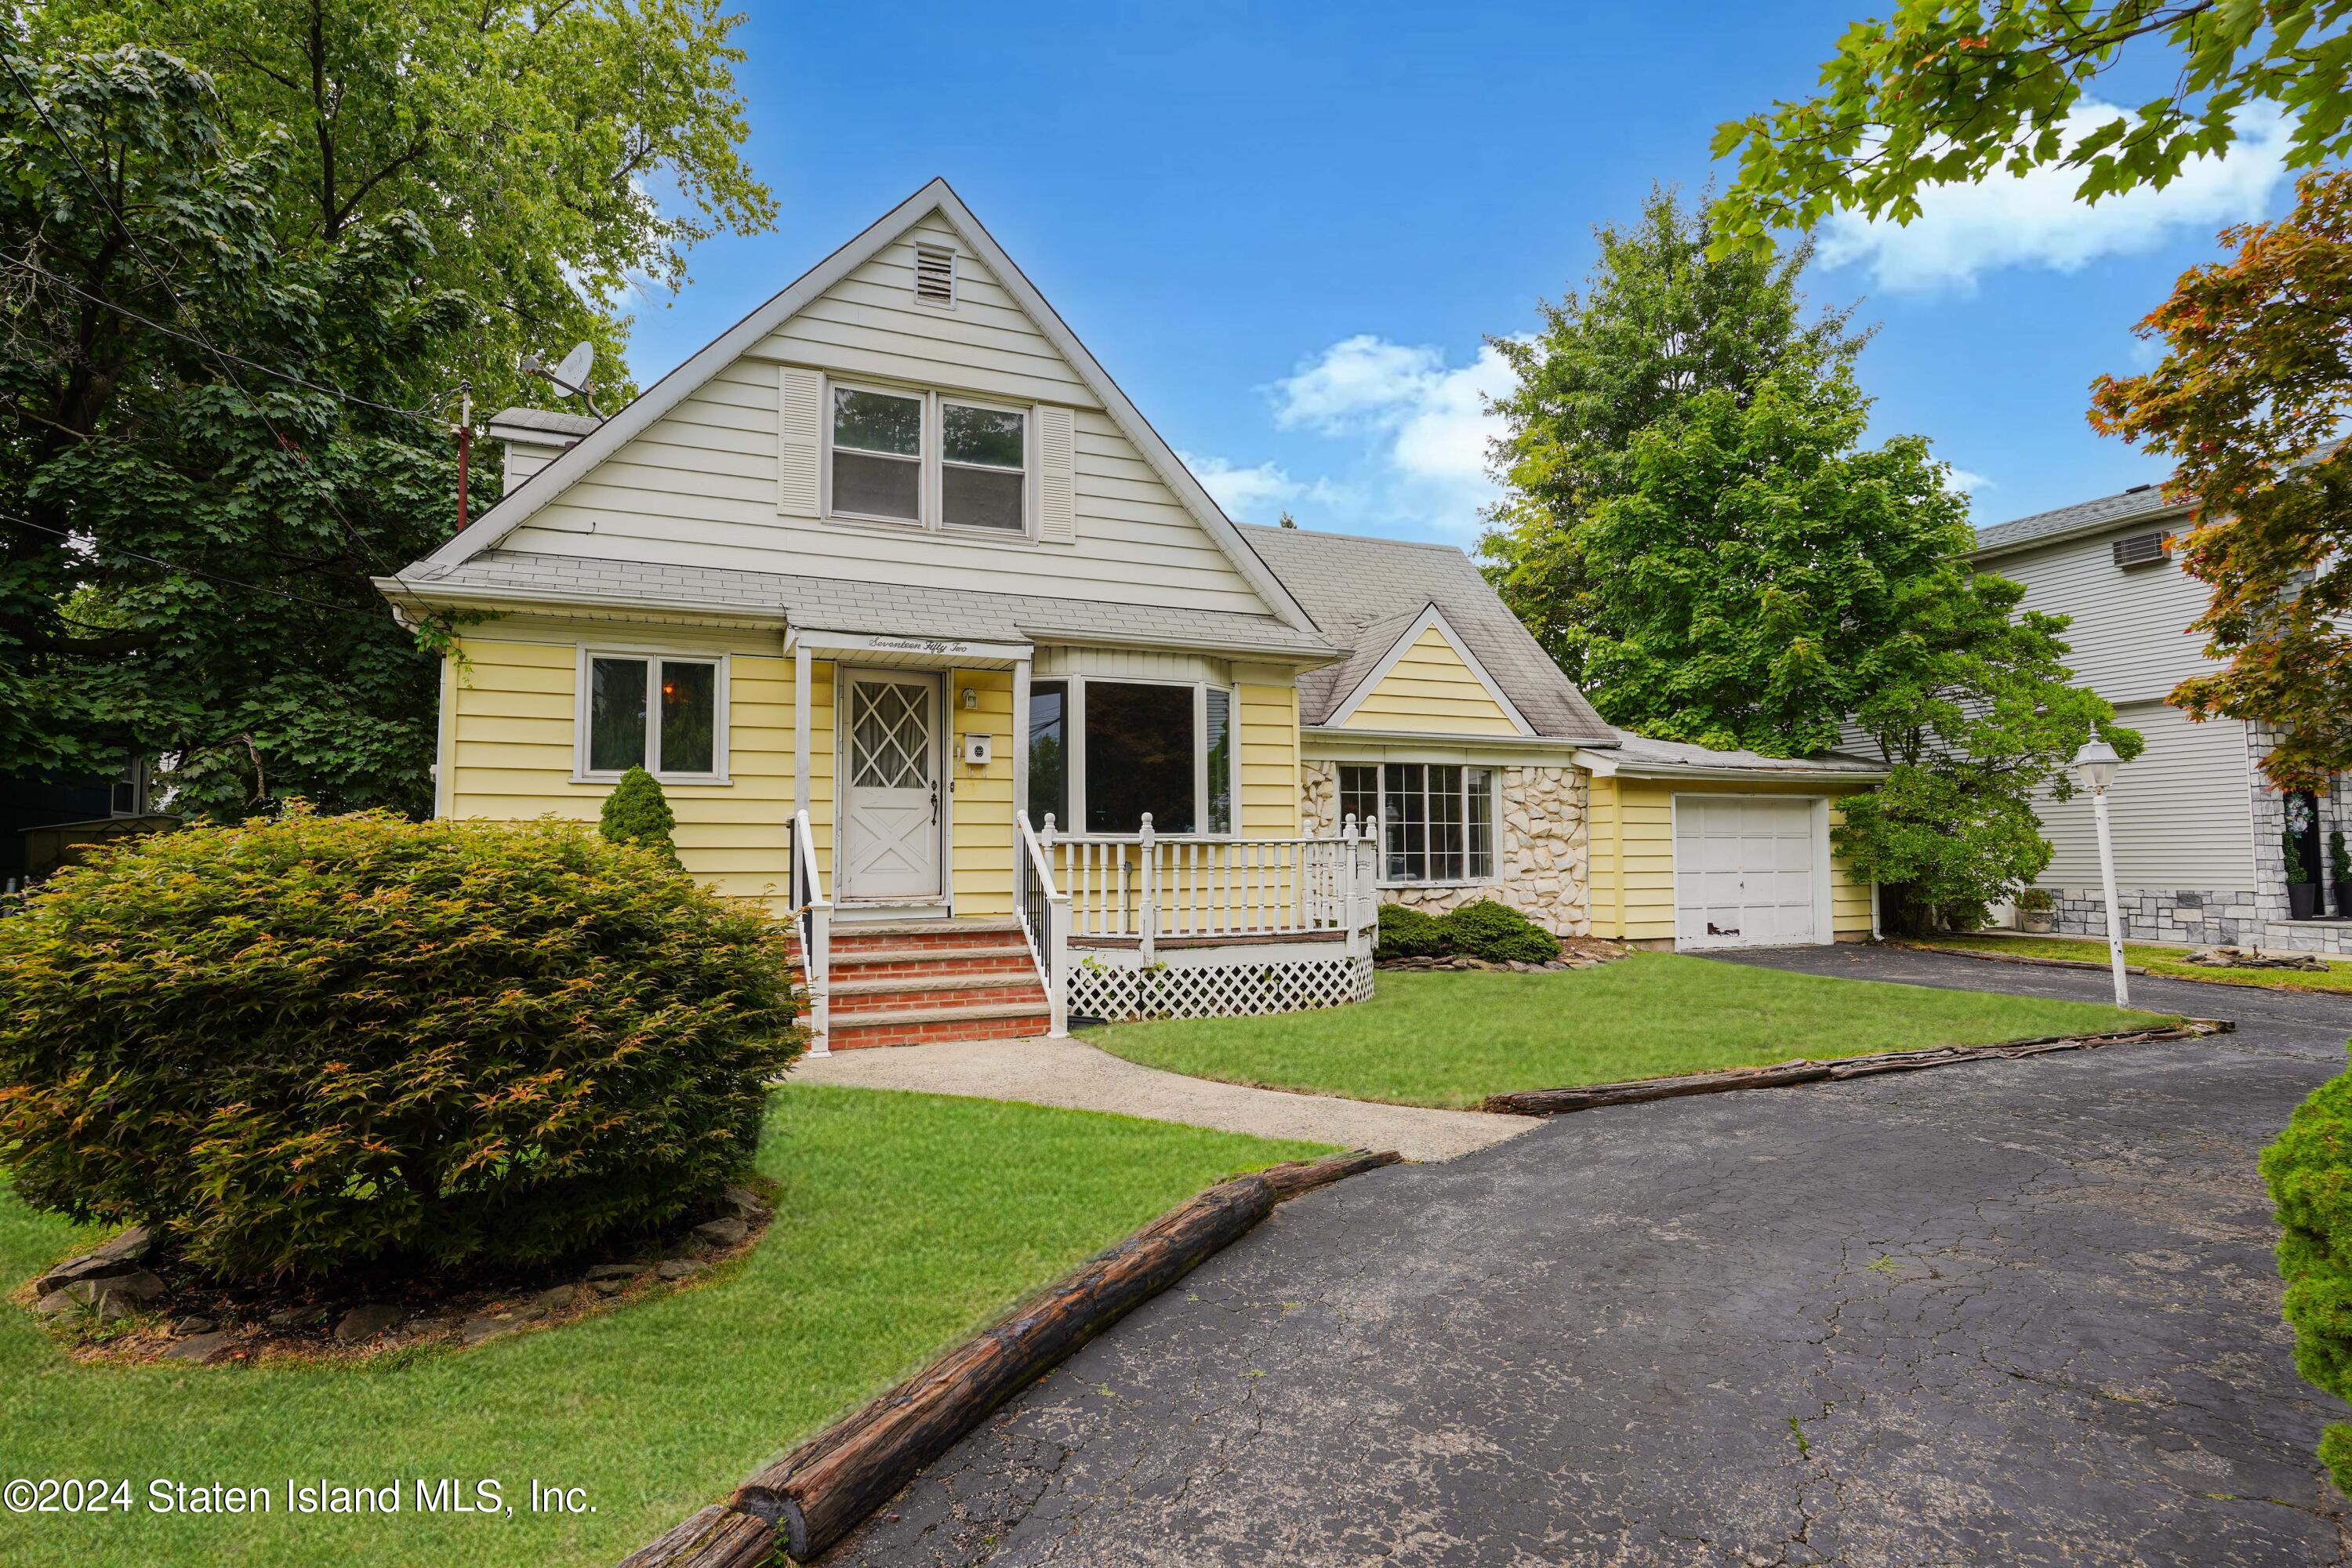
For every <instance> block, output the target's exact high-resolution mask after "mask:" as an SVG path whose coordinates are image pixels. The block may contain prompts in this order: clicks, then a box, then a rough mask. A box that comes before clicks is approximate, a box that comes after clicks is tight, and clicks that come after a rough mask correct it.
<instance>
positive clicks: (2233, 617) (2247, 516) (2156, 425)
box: [2091, 173, 2352, 790]
mask: <svg viewBox="0 0 2352 1568" xmlns="http://www.w3.org/2000/svg"><path fill="white" fill-rule="evenodd" d="M2221 240H2222V243H2223V244H2225V245H2228V246H2231V247H2234V248H2235V249H2236V251H2237V255H2236V256H2235V257H2233V258H2231V259H2230V260H2228V261H2226V262H2216V263H2212V264H2210V265H2208V266H2203V267H2196V268H2190V269H2189V271H2187V272H2185V273H2183V274H2182V275H2181V278H2180V281H2179V284H2178V285H2177V286H2176V287H2175V288H2174V289H2173V292H2172V297H2171V298H2170V299H2168V300H2166V301H2165V302H2164V303H2163V304H2161V305H2159V306H2158V307H2157V308H2156V310H2153V311H2152V312H2150V313H2149V314H2148V316H2147V319H2146V320H2144V321H2141V322H2140V324H2139V328H2138V331H2139V335H2140V336H2141V337H2143V338H2145V339H2148V340H2151V341H2154V342H2161V343H2163V344H2164V345H2165V349H2166V353H2165V356H2164V359H2163V360H2162V362H2161V363H2158V365H2157V367H2156V368H2155V369H2153V370H2151V371H2149V372H2147V374H2143V375H2136V376H2130V377H2127V378H2125V379H2123V380H2116V378H2114V377H2112V376H2103V377H2101V378H2100V379H2099V380H2098V382H2097V383H2095V384H2094V386H2093V388H2092V412H2091V422H2092V424H2093V425H2094V426H2096V427H2097V428H2098V429H2100V430H2102V431H2105V432H2107V433H2109V434H2113V435H2118V436H2121V437H2124V438H2125V439H2126V440H2129V441H2135V442H2139V443H2141V444H2143V445H2145V446H2146V447H2147V448H2148V449H2149V450H2150V451H2154V452H2160V453H2163V454H2164V455H2165V456H2167V457H2168V458H2171V459H2172V460H2173V463H2174V468H2173V475H2172V479H2171V481H2170V483H2169V484H2168V487H2167V493H2168V494H2169V495H2171V496H2173V497H2175V498H2178V499H2180V500H2189V501H2191V502H2193V503H2195V506H2196V509H2197V510H2196V518H2197V526H2196V528H2195V529H2194V530H2193V531H2191V532H2190V533H2189V535H2188V537H2187V539H2186V541H2185V542H2184V547H2183V549H2182V553H2181V563H2182V564H2183V565H2184V566H2185V567H2186V568H2187V570H2188V571H2189V573H2190V574H2192V575H2194V576H2196V577H2198V578H2200V580H2202V581H2203V582H2204V583H2205V584H2208V585H2209V586H2210V589H2211V590H2212V596H2211V599H2210V602H2209V603H2208V605H2207V606H2206V609H2205V613H2204V614H2203V615H2202V616H2200V617H2199V618H2198V619H2197V621H2196V622H2195V623H2194V625H2193V627H2192V629H2193V630H2197V631H2201V632H2203V633H2204V634H2205V635H2206V637H2207V643H2206V651H2207V652H2209V653H2211V654H2213V655H2215V656H2216V657H2218V658H2222V659H2226V660H2227V661H2228V663H2227V666H2226V668H2222V669H2220V670H2218V671H2215V672H2214V673H2212V674H2210V675H2200V676H2196V677H2192V678H2191V679H2188V680H2185V681H2183V682H2181V684H2180V685H2179V687H2177V688H2176V689H2174V691H2173V693H2172V700H2173V701H2174V702H2175V703H2177V704H2179V706H2180V707H2182V708H2184V709H2186V710H2188V711H2189V713H2190V714H2191V715H2193V716H2195V717H2197V718H2200V719H2201V718H2208V717H2210V716H2212V715H2215V714H2223V715H2227V716H2229V717H2231V718H2235V719H2255V720H2261V721H2265V722H2267V723H2269V724H2272V725H2273V726H2276V727H2277V728H2278V729H2280V730H2281V731H2284V739H2283V740H2282V741H2281V742H2280V743H2279V744H2278V746H2277V747H2276V748H2275V749H2274V750H2273V751H2272V752H2270V754H2269V755H2268V756H2267V757H2266V758H2264V759H2263V769H2264V771H2265V772H2267V773H2268V774H2269V775H2270V779H2271V782H2272V783H2273V784H2276V785H2278V787H2280V788H2281V789H2321V790H2324V789H2326V787H2327V784H2328V777H2329V775H2330V774H2332V773H2340V772H2344V771H2347V770H2352V564H2347V561H2352V456H2347V453H2346V452H2345V450H2344V448H2343V447H2342V446H2340V445H2338V442H2339V440H2340V437H2341V436H2342V433H2343V430H2344V428H2345V423H2346V421H2347V418H2352V174H2342V173H2331V174H2317V175H2312V176H2310V177H2308V178H2306V179H2305V181H2304V182H2303V184H2302V186H2301V189H2300V192H2299V195H2298V199H2297V201H2296V204H2295V208H2294V212H2292V213H2291V214H2289V215H2288V216H2286V217H2284V218H2283V219H2281V220H2280V221H2279V222H2277V223H2273V224H2248V225H2244V226H2240V227H2236V228H2231V229H2229V230H2226V231H2225V232H2224V233H2223V234H2222V236H2221Z"/></svg>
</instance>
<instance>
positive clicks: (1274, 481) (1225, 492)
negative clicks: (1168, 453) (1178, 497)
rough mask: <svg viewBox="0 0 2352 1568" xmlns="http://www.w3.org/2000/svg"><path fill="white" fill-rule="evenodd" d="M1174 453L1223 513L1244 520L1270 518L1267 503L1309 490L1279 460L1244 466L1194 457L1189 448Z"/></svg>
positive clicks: (1286, 498) (1291, 497) (1291, 498)
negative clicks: (1214, 499) (1290, 474)
mask: <svg viewBox="0 0 2352 1568" xmlns="http://www.w3.org/2000/svg"><path fill="white" fill-rule="evenodd" d="M1176 456H1177V458H1178V459H1179V460H1180V461H1181V462H1182V463H1183V465H1184V466H1185V467H1186V468H1190V469H1192V477H1193V478H1194V479H1198V480H1200V481H1201V488H1202V489H1205V490H1207V491H1208V492H1209V493H1210V494H1211V495H1212V496H1214V497H1215V498H1216V501H1217V504H1218V505H1219V506H1221V507H1223V508H1224V509H1225V515H1226V516H1227V517H1230V518H1236V519H1238V520H1240V521H1243V522H1270V521H1273V519H1272V518H1270V517H1268V516H1266V515H1265V510H1266V509H1267V508H1268V507H1269V506H1270V505H1272V504H1273V503H1276V502H1279V501H1287V500H1297V499H1298V498H1299V497H1300V496H1303V495H1306V494H1307V492H1308V487H1307V486H1306V485H1303V484H1301V483H1299V482H1298V481H1297V479H1292V478H1291V477H1290V476H1289V475H1288V474H1287V473H1285V472H1284V471H1283V469H1282V466H1281V465H1280V464H1278V463H1258V464H1255V465H1253V466H1252V467H1249V468H1237V467H1235V466H1234V464H1232V463H1229V462H1227V461H1226V460H1225V459H1224V458H1203V457H1197V456H1195V455H1194V454H1192V453H1191V452H1179V453H1177V454H1176Z"/></svg>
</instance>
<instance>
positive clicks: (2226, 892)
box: [1972, 485, 2352, 952]
mask: <svg viewBox="0 0 2352 1568" xmlns="http://www.w3.org/2000/svg"><path fill="white" fill-rule="evenodd" d="M2190 526H2192V524H2191V521H2190V519H2189V509H2188V508H2187V507H2185V506H2182V505H2179V504H2178V503H2175V502H2170V501H2168V500H2165V499H2164V495H2163V491H2162V489H2161V488H2160V487H2158V486H2155V485H2139V486H2136V487H2134V488H2133V489H2128V490H2126V491H2124V492H2123V493H2122V494H2120V495H2112V496H2105V497H2102V498H2101V499H2099V500H2091V501H2084V502H2083V503H2081V504H2080V505H2077V506H2069V507H2061V508H2060V509H2058V510H2055V511H2046V512H2042V513H2040V514H2038V515H2036V516H2033V517H2025V518H2020V519H2018V520H2017V521H2014V522H2004V523H2001V524H2000V525H1999V526H1998V527H1993V528H1985V529H1979V531H1978V532H1977V548H1976V552H1975V554H1974V556H1973V558H1972V559H1973V560H1974V562H1975V563H1976V564H1977V565H1979V566H1980V567H1982V568H1984V569H1985V570H1987V571H1990V572H1996V573H1998V574H2000V575H2001V576H2004V577H2009V578H2012V579H2014V580H2015V581H2017V582H2020V583H2022V584H2025V590H2026V592H2025V600H2024V605H2023V607H2024V608H2026V609H2030V610H2041V611H2044V612H2046V613H2049V614H2052V615H2063V616H2069V617H2071V619H2072V624H2071V625H2070V626H2068V627H2067V629H2066V631H2065V632H2064V634H2063V636H2064V638H2065V640H2066V642H2067V643H2068V645H2069V646H2070V647H2072V648H2073V650H2074V651H2073V653H2072V654H2071V655H2070V656H2069V658H2068V660H2067V662H2068V664H2069V666H2070V667H2071V668H2073V670H2074V678H2075V679H2076V680H2077V681H2079V682H2080V683H2082V684H2083V685H2084V686H2087V687H2089V688H2090V689H2093V690H2094V691H2096V692H2097V693H2098V694H2099V695H2100V696H2102V697H2105V699H2106V700H2108V701H2110V702H2112V703H2114V704H2115V708H2116V721H2117V722H2119V723H2122V724H2126V725H2128V726H2130V727H2131V728H2132V729H2135V730H2137V731H2139V732H2140V733H2141V734H2142V735H2143V736H2145V737H2146V738H2147V751H2145V752H2142V753H2141V754H2140V756H2139V757H2138V759H2137V761H2134V762H2132V763H2127V764H2126V766H2125V767H2124V768H2123V769H2122V770H2121V771H2120V772H2119V773H2117V774H2116V783H2115V784H2114V786H2113V787H2112V788H2111V789H2110V790H2109V791H2108V797H2107V798H2108V814H2109V817H2110V821H2111V823H2112V837H2113V839H2114V844H2115V856H2116V896H2117V898H2118V900H2119V901H2120V902H2121V903H2122V904H2123V907H2124V928H2125V934H2126V935H2127V936H2132V937H2143V938H2148V939H2151V940H2156V941H2163V942H2227V943H2239V942H2244V943H2258V944H2260V945H2262V946H2264V947H2282V948H2303V949H2311V950H2317V951H2322V952H2352V921H2347V920H2346V919H2345V918H2344V914H2345V911H2343V910H2336V909H2334V908H2333V907H2332V898H2333V895H2332V893H2331V892H2330V891H2329V890H2328V889H2326V887H2325V885H2324V883H2325V879H2326V869H2327V868H2326V861H2325V860H2324V858H2323V857H2324V853H2325V850H2326V830H2327V829H2329V828H2331V827H2335V826H2343V827H2344V828H2345V829H2346V831H2347V834H2352V819H2347V816H2346V813H2345V807H2344V791H2343V789H2342V788H2341V787H2338V788H2336V789H2335V790H2332V791H2330V792H2329V793H2328V795H2326V797H2324V798H2315V797H2313V796H2312V795H2301V796H2288V795H2282V794H2280V793H2279V792H2278V791H2277V790H2275V789H2273V788H2271V787H2270V785H2269V784H2268V783H2267V781H2266V780H2265V779H2264V777H2263V773H2262V760H2263V757H2264V756H2266V755H2267V754H2268V753H2269V752H2270V749H2271V746H2272V745H2273V742H2274V737H2273V734H2272V733H2271V732H2270V731H2267V730H2265V729H2264V728H2263V726H2261V725H2258V724H2252V723H2248V722H2245V721H2240V720H2235V719H2210V720H2208V721H2205V722H2203V723H2201V724H2200V723H2194V722H2191V721H2190V720H2189V716H2188V715H2187V714H2185V713H2183V712H2182V711H2181V710H2179V709H2178V708H2175V707H2172V706H2171V705H2170V704H2168V703H2167V702H2166V701H2165V700H2164V699H2165V696H2166V694H2167V693H2168V692H2169V691H2171V689H2173V688H2174V687H2175V686H2177V685H2179V683H2180V681H2181V680H2182V679H2184V678H2186V677H2188V676H2191V675H2195V674H2198V673H2200V672H2201V671H2205V670H2209V669H2211V668H2215V665H2214V663H2213V661H2212V660H2210V659H2209V658H2207V657H2206V656H2205V653H2204V642H2203V637H2202V636H2201V635H2200V634H2197V633H2192V632H2191V631H2189V623H2190V622H2191V621H2193V620H2195V619H2196V618H2197V616H2199V615H2200V614H2201V613H2202V612H2203V610H2204V608H2205V605H2206V602H2207V596H2208V590H2207V588H2206V586H2205V584H2202V583H2200V582H2198V581H2197V580H2196V579H2195V578H2193V577H2190V576H2189V574H2187V573H2185V572H2183V571H2182V570H2181V568H2180V566H2179V563H2178V562H2177V561H2176V560H2175V559H2174V553H2173V549H2172V541H2173V537H2174V536H2175V535H2176V534H2179V533H2182V532H2185V531H2187V530H2188V529H2189V527H2190ZM2040 811H2041V816H2042V832H2043V834H2044V836H2045V837H2048V838H2049V840H2050V842H2051V845H2052V846H2053V848H2054V849H2055V850H2056V853H2055V855H2054V856H2053V858H2052V859H2051V862H2050V866H2049V868H2048V869H2047V870H2045V871H2044V872H2043V873H2042V878H2041V882H2040V885H2041V886H2042V888H2044V889H2047V890H2048V891H2049V892H2050V893H2051V894H2052V895H2053V898H2054V899H2055V900H2056V904H2057V922H2056V923H2057V929H2058V930H2059V931H2070V932H2075V933H2079V934H2095V935H2104V934H2105V931H2106V929H2107V928H2106V915H2105V895H2104V894H2103V893H2102V892H2101V890H2100V885H2099V849H2098V839H2097V837H2096V835H2095V830H2094V827H2093V823H2092V816H2091V803H2090V797H2089V796H2088V795H2082V794H2077V795H2075V796H2074V799H2072V800H2069V801H2065V802H2059V801H2056V800H2048V799H2045V800H2044V801H2043V802H2042V805H2041V807H2040ZM2290 822H2293V823H2294V826H2295V830H2296V832H2297V836H2298V838H2299V840H2300V843H2301V846H2302V851H2303V858H2304V863H2305V866H2306V867H2307V868H2310V870H2311V872H2312V874H2313V875H2314V876H2315V877H2318V878H2320V879H2322V882H2323V887H2322V889H2321V892H2320V895H2319V897H2320V899H2321V903H2320V910H2321V911H2322V913H2323V914H2324V915H2327V916H2332V917H2333V918H2327V919H2321V920H2315V921H2292V920H2290V919H2288V915H2289V912H2290V911H2289V907H2288V899H2287V891H2286V869H2285V852H2284V848H2283V847H2282V844H2281V838H2282V836H2283V834H2284V831H2285V830H2286V829H2287V828H2288V826H2289V824H2290Z"/></svg>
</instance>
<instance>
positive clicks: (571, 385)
mask: <svg viewBox="0 0 2352 1568" xmlns="http://www.w3.org/2000/svg"><path fill="white" fill-rule="evenodd" d="M594 363H596V346H595V345H594V344H593V343H579V344H576V345H574V347H573V348H572V352H571V353H568V354H565V355H564V356H563V363H562V364H559V365H557V366H556V367H555V368H554V369H553V370H551V371H550V372H549V373H548V379H549V380H551V381H552V382H554V383H555V384H556V385H558V386H560V387H562V389H563V390H564V391H566V392H569V393H573V394H577V395H585V394H586V393H587V391H588V372H589V369H590V367H591V366H593V364H594Z"/></svg>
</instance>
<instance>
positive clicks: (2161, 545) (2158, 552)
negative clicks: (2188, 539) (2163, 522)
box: [2115, 529, 2172, 566]
mask: <svg viewBox="0 0 2352 1568" xmlns="http://www.w3.org/2000/svg"><path fill="white" fill-rule="evenodd" d="M2115 552H2116V565H2118V566H2153V565H2155V564H2156V563H2158V562H2160V561H2169V560H2171V559H2172V536H2171V535H2170V534H2168V533H2166V532H2164V531H2162V530H2161V529H2159V530H2158V531H2156V532H2154V533H2135V534H2133V535H2131V536H2130V537H2129V538H2126V539H2118V540H2116V543H2115Z"/></svg>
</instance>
